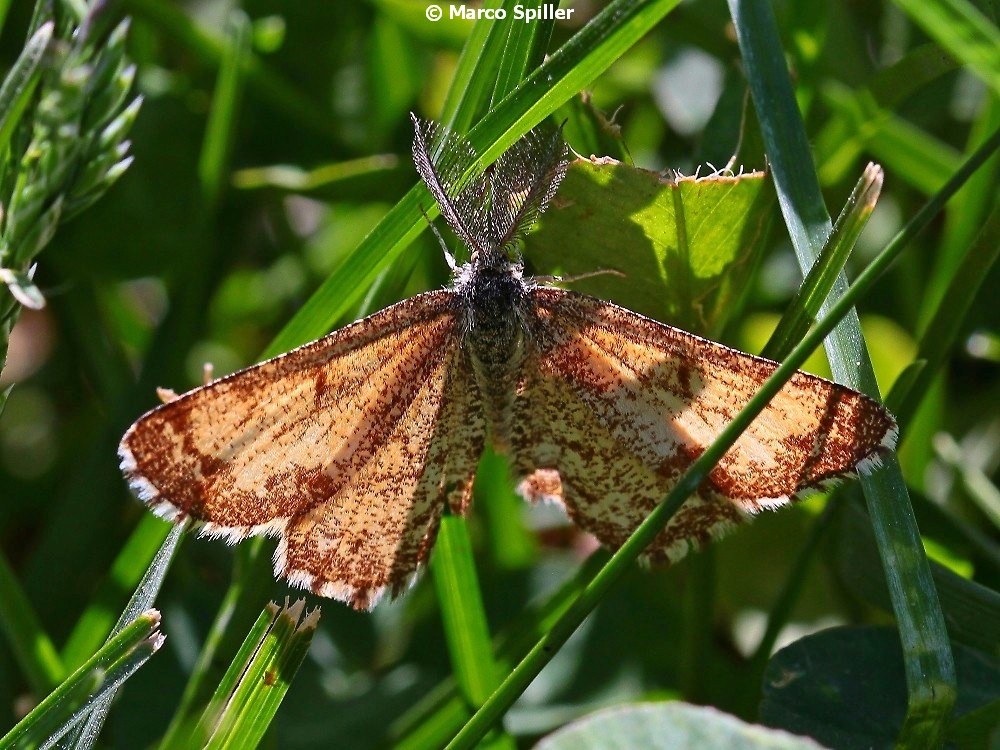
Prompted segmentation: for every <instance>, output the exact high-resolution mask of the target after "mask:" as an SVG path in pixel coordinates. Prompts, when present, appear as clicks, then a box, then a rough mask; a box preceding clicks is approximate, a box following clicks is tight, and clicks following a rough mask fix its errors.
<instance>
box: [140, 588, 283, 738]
mask: <svg viewBox="0 0 1000 750" xmlns="http://www.w3.org/2000/svg"><path fill="white" fill-rule="evenodd" d="M279 611H280V609H279V607H278V605H277V604H275V603H274V602H268V603H267V605H266V606H265V607H264V609H263V610H261V613H260V615H258V617H257V620H256V621H255V622H254V624H253V625H251V626H250V630H249V631H248V632H247V635H246V637H245V638H244V639H243V643H242V644H241V645H240V648H239V650H238V651H237V652H236V656H234V657H233V660H232V662H230V664H229V667H228V669H226V672H225V674H223V675H222V679H221V680H219V683H218V685H217V686H216V688H215V692H214V693H213V694H212V698H211V700H209V701H208V705H207V706H206V707H205V710H204V712H203V713H202V715H201V718H200V719H199V720H198V723H197V725H196V726H195V727H194V730H193V731H192V732H191V733H190V734H188V735H187V736H186V739H185V743H187V745H196V746H198V747H203V746H204V744H205V742H206V741H207V740H208V738H209V737H210V736H211V734H212V733H213V732H214V731H215V728H216V727H217V726H218V723H219V718H220V716H221V713H222V711H223V709H224V708H225V705H226V702H227V701H228V700H229V698H230V697H231V696H232V695H233V693H234V692H235V691H236V686H237V685H239V682H240V678H241V677H242V676H243V674H244V673H245V672H246V670H247V666H248V665H249V664H250V661H251V660H252V659H253V658H254V654H256V653H257V650H258V649H259V648H260V644H261V643H263V641H264V638H265V636H266V635H267V633H268V631H269V630H270V629H271V628H272V627H273V626H274V621H275V619H276V618H277V617H278V612H279ZM160 747H161V748H163V747H165V745H161V746H160Z"/></svg>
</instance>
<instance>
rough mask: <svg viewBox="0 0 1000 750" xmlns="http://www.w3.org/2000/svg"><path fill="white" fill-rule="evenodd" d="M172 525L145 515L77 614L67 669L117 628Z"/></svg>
mask: <svg viewBox="0 0 1000 750" xmlns="http://www.w3.org/2000/svg"><path fill="white" fill-rule="evenodd" d="M171 528H172V527H171V526H170V525H169V524H167V523H164V522H163V521H162V520H161V519H159V518H157V517H156V516H154V515H152V514H148V515H145V516H143V518H142V520H141V521H140V522H139V525H138V526H136V527H135V529H134V530H133V532H132V534H131V535H130V536H129V538H128V540H127V541H126V542H125V545H124V546H123V547H122V549H121V552H119V553H118V556H117V557H116V558H115V562H114V564H113V565H112V566H111V569H110V571H108V577H107V579H106V580H105V581H104V583H103V584H102V585H101V588H100V589H98V591H97V593H96V594H95V595H94V596H93V597H92V598H91V600H90V604H89V605H88V606H87V609H86V610H85V611H84V612H83V614H82V615H81V616H80V617H79V618H77V621H76V624H75V625H74V626H73V632H71V633H70V636H69V638H68V639H66V643H65V645H64V646H63V648H62V660H63V663H64V664H65V665H66V668H67V669H70V670H72V669H76V668H77V667H78V666H80V665H81V664H83V662H84V661H86V660H87V659H88V658H89V657H90V655H91V654H92V653H94V651H96V650H97V649H98V648H100V646H101V644H102V643H103V642H104V641H105V640H107V638H108V635H110V634H111V633H112V632H113V628H114V625H115V621H116V620H117V619H120V614H119V613H120V612H121V608H122V603H123V602H124V601H125V597H126V596H127V595H128V592H129V591H133V592H134V591H135V589H136V588H137V587H138V586H139V584H140V581H142V580H143V578H144V576H146V575H148V571H149V569H150V567H151V566H152V565H154V564H155V560H156V559H157V556H158V555H159V554H161V550H162V546H163V544H164V541H165V540H166V538H167V537H168V535H169V533H170V529H171ZM150 606H152V602H150ZM148 608H149V607H144V608H143V609H148Z"/></svg>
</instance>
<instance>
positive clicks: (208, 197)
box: [198, 10, 252, 207]
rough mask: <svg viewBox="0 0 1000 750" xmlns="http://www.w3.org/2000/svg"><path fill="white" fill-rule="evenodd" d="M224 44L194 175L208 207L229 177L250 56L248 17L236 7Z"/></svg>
mask: <svg viewBox="0 0 1000 750" xmlns="http://www.w3.org/2000/svg"><path fill="white" fill-rule="evenodd" d="M226 27H227V34H226V38H227V41H228V44H227V45H226V48H225V51H224V53H223V56H222V61H221V63H220V65H219V76H218V79H217V80H216V84H215V95H214V96H213V97H212V110H211V112H209V115H208V124H207V126H206V128H205V140H204V142H203V143H202V148H201V156H200V158H199V159H198V178H199V180H200V181H201V189H202V191H203V193H204V195H205V202H206V204H207V205H208V206H209V207H213V206H216V205H217V204H218V202H219V198H220V197H221V195H222V191H223V189H224V188H225V186H226V185H227V184H228V182H229V180H228V177H229V155H230V152H231V151H232V142H233V136H234V135H235V133H236V125H237V122H238V121H239V110H240V99H241V98H242V92H243V81H244V72H245V70H246V62H247V60H248V59H249V57H250V54H251V49H250V42H251V37H252V35H251V33H250V20H249V19H248V18H247V17H246V14H245V13H243V11H240V10H234V11H232V12H231V13H230V14H229V18H228V19H227V23H226Z"/></svg>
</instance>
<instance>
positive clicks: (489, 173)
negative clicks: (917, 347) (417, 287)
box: [119, 117, 896, 609]
mask: <svg viewBox="0 0 1000 750" xmlns="http://www.w3.org/2000/svg"><path fill="white" fill-rule="evenodd" d="M413 121H414V128H415V136H414V141H413V159H414V163H415V165H416V168H417V170H418V172H419V173H420V176H421V178H422V179H423V181H424V183H425V184H426V186H427V188H428V190H429V191H430V193H431V195H432V196H433V197H434V199H435V200H436V201H437V203H438V205H439V206H440V210H441V213H442V215H443V216H444V218H445V221H446V222H447V223H448V225H449V226H450V227H451V229H452V230H453V231H454V232H455V234H456V235H457V236H458V237H459V238H460V239H461V240H462V242H464V243H465V245H466V246H467V247H468V250H469V253H470V258H471V259H470V261H469V262H468V263H466V264H462V265H460V264H458V263H457V262H455V260H454V258H453V257H452V256H451V255H450V254H448V259H449V262H450V263H451V265H452V268H453V281H452V284H451V285H450V287H449V288H447V289H441V290H437V291H431V292H427V293H424V294H419V295H417V296H415V297H412V298H410V299H407V300H404V301H403V302H400V303H398V304H395V305H393V306H391V307H389V308H386V309H385V310H382V311H381V312H378V313H375V314H374V315H371V316H370V317H367V318H364V319H363V320H359V321H357V322H356V323H353V324H351V325H348V326H347V327H345V328H342V329H340V330H338V331H335V332H333V333H331V334H330V335H328V336H326V337H325V338H322V339H319V340H318V341H314V342H313V343H311V344H306V345H305V346H302V347H300V348H298V349H295V350H293V351H291V352H289V353H287V354H284V355H281V356H279V357H276V358H274V359H271V360H268V361H266V362H263V363H261V364H258V365H255V366H253V367H250V368H248V369H245V370H242V371H240V372H237V373H235V374H233V375H229V376H228V377H224V378H221V379H220V380H217V381H215V382H212V383H211V384H209V385H206V386H203V387H201V388H196V389H194V390H192V391H189V392H188V393H185V394H183V395H182V396H180V397H178V398H176V399H175V400H173V401H170V402H169V403H166V404H164V405H162V406H159V407H158V408H156V409H153V410H152V411H150V412H148V413H147V414H145V415H143V416H142V417H140V418H139V420H138V421H137V422H136V423H135V424H133V425H132V427H130V428H129V430H128V431H127V432H126V433H125V436H124V437H123V438H122V441H121V445H120V447H119V456H120V457H121V468H122V471H123V472H124V475H125V477H126V478H127V480H128V482H129V484H130V486H131V488H132V490H133V491H134V493H135V494H136V495H137V496H138V497H139V499H140V500H141V501H142V502H144V503H145V504H146V505H147V506H149V508H150V509H151V510H152V511H153V512H155V513H156V514H157V515H159V516H161V517H163V518H166V519H170V520H173V521H180V520H182V519H191V520H192V521H194V522H195V523H196V525H197V526H198V527H199V528H200V530H201V533H202V534H207V535H209V536H213V537H221V538H224V539H226V540H228V541H229V542H231V543H235V542H238V541H241V540H243V539H245V538H246V537H248V536H253V535H260V534H266V535H271V536H276V537H277V538H278V544H277V549H276V551H275V555H274V564H275V574H276V575H277V576H280V577H284V578H285V579H287V581H288V582H289V583H290V584H292V585H294V586H299V587H302V588H306V589H310V590H311V591H313V592H314V593H316V594H318V595H320V596H324V597H330V598H334V599H339V600H341V601H343V602H346V603H349V604H351V605H353V606H354V607H356V608H358V609H370V608H371V607H373V606H375V604H376V603H377V602H378V601H379V599H380V598H381V597H382V596H383V595H384V593H385V592H387V591H388V592H390V593H391V594H392V595H396V594H398V593H399V592H401V591H402V590H404V589H405V588H406V587H407V585H408V584H409V583H410V582H411V581H412V580H413V579H414V577H415V575H416V573H417V572H418V570H419V569H420V567H421V565H422V564H423V563H425V562H426V561H427V559H428V556H429V555H430V552H431V547H432V545H433V543H434V538H435V534H436V532H437V529H438V524H439V520H440V518H441V514H442V512H443V510H444V509H445V507H446V506H447V507H448V508H450V510H451V512H453V513H460V514H461V513H465V512H466V511H467V510H468V508H469V504H470V500H471V496H472V484H473V477H474V475H475V471H476V465H477V463H478V461H479V458H480V455H481V454H482V452H483V450H484V448H485V446H486V445H487V444H490V445H492V446H493V447H494V448H495V449H496V450H498V451H501V452H504V453H506V454H507V455H508V456H509V459H510V463H511V466H512V468H513V472H514V474H515V481H516V486H517V489H518V492H519V493H520V494H521V495H522V496H523V497H524V498H525V499H527V500H529V501H532V502H538V501H542V500H546V501H555V502H558V503H561V504H563V505H564V506H565V509H566V512H567V513H568V515H569V517H570V519H572V521H573V522H574V523H575V524H576V525H577V526H579V527H580V528H582V529H585V530H586V531H589V532H591V533H592V534H593V535H594V536H596V537H597V539H598V540H599V541H600V542H601V543H603V544H604V545H606V546H608V547H611V548H615V547H617V546H619V545H621V544H622V543H623V542H624V541H625V539H626V538H627V537H628V536H629V534H631V532H632V531H633V530H634V529H635V528H636V527H637V526H638V525H639V524H640V523H641V522H642V520H643V519H644V518H645V517H646V515H647V514H648V513H649V512H650V511H651V510H652V509H653V508H654V507H655V506H656V505H657V504H658V503H659V502H660V501H661V499H662V498H663V497H664V496H665V495H666V494H667V492H668V491H669V490H670V489H671V488H672V487H673V486H674V485H675V484H676V482H677V479H678V478H679V477H680V475H681V474H682V473H683V472H684V470H685V469H686V468H687V467H688V466H689V465H690V464H691V463H692V462H693V461H694V460H695V459H696V458H697V457H698V456H699V455H701V453H702V452H703V451H704V450H705V448H706V447H707V446H708V445H709V444H710V443H711V442H712V441H713V440H714V439H715V437H716V436H717V435H718V434H719V432H720V431H721V430H722V429H723V427H724V426H725V425H726V424H727V422H728V421H729V420H730V419H731V418H732V417H733V416H734V415H735V414H736V413H737V412H738V411H739V410H740V409H741V408H742V407H743V406H744V405H745V404H746V403H747V402H748V401H749V400H750V398H751V397H752V396H753V394H754V392H755V391H756V390H757V388H758V387H759V386H760V385H761V384H762V383H763V382H764V380H765V379H766V378H767V377H768V376H769V375H770V374H771V373H772V372H773V371H774V369H775V367H776V365H775V363H774V362H771V361H768V360H766V359H762V358H760V357H755V356H752V355H749V354H744V353H742V352H738V351H735V350H733V349H730V348H728V347H725V346H723V345H721V344H717V343H714V342H712V341H708V340H705V339H703V338H699V337H698V336H694V335H692V334H690V333H686V332H684V331H681V330H679V329H676V328H672V327H670V326H667V325H664V324H662V323H658V322H656V321H654V320H650V319H648V318H645V317H643V316H641V315H639V314H637V313H634V312H631V311H629V310H626V309H624V308H622V307H619V306H617V305H614V304H612V303H610V302H605V301H602V300H600V299H596V298H593V297H589V296H586V295H583V294H579V293H576V292H573V291H567V290H565V289H561V288H557V287H555V286H554V285H552V283H550V282H545V281H542V280H536V279H532V278H529V277H527V276H525V274H524V271H523V266H522V263H521V261H520V259H519V252H518V243H519V241H520V240H521V238H522V237H523V236H524V234H525V233H526V232H527V231H528V229H529V228H530V227H531V226H532V225H533V223H534V222H535V219H536V218H537V217H538V216H539V215H540V214H541V213H542V212H543V211H544V210H545V208H546V206H547V204H548V203H549V201H550V199H551V198H552V196H553V194H554V193H555V191H556V189H557V187H558V185H559V182H560V180H561V179H562V177H563V174H564V173H565V170H566V168H567V153H568V152H567V147H566V145H565V143H564V142H563V140H562V137H561V135H560V134H559V133H558V132H550V133H546V132H545V131H542V130H536V131H532V132H530V133H529V134H527V135H526V136H525V137H524V138H522V139H521V140H519V141H518V142H517V143H516V144H514V146H513V147H511V148H510V149H509V150H508V151H507V152H505V153H504V154H503V155H501V156H500V157H499V158H498V159H497V161H496V162H495V163H494V164H493V165H492V166H490V167H488V168H487V169H485V170H483V171H481V172H479V173H475V172H473V173H471V174H469V165H470V164H473V163H475V160H476V154H475V152H474V150H473V148H472V146H471V145H470V143H469V142H468V141H467V140H466V139H465V138H463V137H461V136H459V135H457V134H456V133H453V132H450V131H449V130H447V129H446V128H443V127H441V126H439V125H436V124H434V123H430V122H424V121H421V120H418V119H417V118H416V117H414V118H413ZM895 439H896V425H895V422H894V421H893V418H892V417H891V416H890V415H889V414H888V413H887V412H886V411H885V409H883V408H882V407H881V406H880V405H879V404H878V403H877V402H875V401H873V400H872V399H869V398H868V397H866V396H864V395H862V394H860V393H858V392H856V391H853V390H851V389H849V388H846V387H844V386H841V385H838V384H836V383H832V382H829V381H827V380H824V379H822V378H819V377H815V376H813V375H808V374H806V373H802V372H799V373H797V374H796V375H795V376H794V377H793V378H792V379H791V380H790V381H789V382H788V383H787V384H786V385H785V386H784V388H783V389H782V390H781V391H780V393H779V394H778V395H777V397H776V398H775V399H774V400H773V401H772V402H771V404H770V405H769V406H768V407H767V408H766V409H765V410H764V412H763V413H762V414H761V415H760V416H758V418H757V419H756V420H755V421H754V422H753V424H752V425H751V426H750V428H749V429H748V430H747V431H746V432H745V433H744V434H743V435H742V437H740V439H739V440H738V441H737V442H736V444H735V445H734V446H733V447H732V448H731V449H730V450H729V452H728V453H727V454H726V455H725V457H724V458H723V459H722V460H721V461H720V463H719V464H718V465H717V466H716V467H715V469H714V470H713V471H712V472H711V473H710V475H709V476H708V478H707V479H706V480H705V482H704V483H703V484H702V486H701V487H700V489H699V491H698V492H697V494H696V495H695V496H692V497H691V498H689V499H688V500H687V501H686V502H685V503H684V505H683V506H682V507H681V509H680V510H679V511H678V513H677V514H676V516H675V517H674V518H673V519H672V520H671V522H670V523H669V525H668V526H667V527H666V528H665V529H664V530H663V532H661V533H660V534H659V536H658V537H657V538H656V539H655V541H654V542H653V544H652V545H651V546H650V547H649V548H648V549H647V550H646V552H645V557H646V558H647V559H648V560H649V561H651V562H658V563H667V562H673V561H676V560H679V559H680V558H681V557H683V556H684V555H685V554H686V553H687V552H688V551H689V550H691V549H693V548H696V547H698V546H700V545H702V544H705V543H706V542H708V541H709V540H710V539H711V538H713V537H717V536H719V535H720V534H722V533H724V532H725V531H727V530H729V529H731V528H733V527H735V526H737V525H738V524H740V523H741V522H743V521H745V520H746V519H747V518H748V517H749V516H752V515H753V514H755V513H757V512H758V511H760V510H761V509H764V508H777V507H779V506H782V505H785V504H786V503H788V502H790V501H791V500H794V499H795V498H797V497H799V496H800V495H801V494H802V493H803V492H805V491H807V490H810V489H813V488H817V487H820V486H822V485H824V484H826V483H828V482H830V481H831V480H835V479H837V478H839V477H842V476H844V475H846V474H849V473H852V472H857V471H866V470H867V469H869V468H870V467H872V466H874V465H876V464H877V463H878V462H879V460H880V457H881V456H882V455H883V454H884V452H885V451H887V450H890V449H891V448H892V447H893V446H894V443H895Z"/></svg>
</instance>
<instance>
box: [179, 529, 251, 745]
mask: <svg viewBox="0 0 1000 750" xmlns="http://www.w3.org/2000/svg"><path fill="white" fill-rule="evenodd" d="M265 544H266V543H265V541H264V540H263V539H254V540H253V541H252V542H250V543H249V544H244V545H242V546H241V547H240V548H239V549H238V550H237V552H236V566H237V567H236V570H235V571H234V573H233V581H232V583H230V585H229V588H228V589H227V590H226V595H225V597H224V598H223V600H222V604H221V606H220V607H219V611H218V613H217V614H216V616H215V621H214V622H213V623H212V626H211V628H210V629H209V631H208V636H207V637H206V638H205V643H204V645H203V646H202V649H201V653H199V654H198V661H197V663H196V664H195V666H194V669H193V670H192V672H191V676H190V678H189V679H188V682H187V685H185V687H184V693H183V695H182V696H181V700H180V704H179V705H178V707H177V709H176V711H174V715H173V717H172V718H171V720H170V724H169V726H168V727H167V731H166V733H165V734H164V736H163V739H162V740H161V741H160V748H161V750H167V748H177V749H178V750H183V749H184V748H188V747H191V746H192V740H191V737H190V732H191V730H192V729H194V726H195V724H196V723H197V716H198V714H199V712H200V711H202V710H203V709H204V707H205V705H206V704H207V703H208V701H209V699H210V698H211V696H212V693H213V691H214V690H215V687H216V686H217V685H218V684H219V682H220V679H221V677H222V676H223V675H224V674H225V669H224V667H223V666H222V664H220V659H221V658H223V657H222V656H220V655H225V654H231V653H235V652H236V650H237V649H238V647H239V644H240V643H241V642H242V637H241V636H240V633H241V632H242V631H241V630H240V629H239V628H237V627H235V625H237V624H240V623H245V622H250V621H252V620H253V617H254V613H255V612H259V611H260V610H261V608H262V607H263V606H264V604H265V603H266V601H267V598H268V595H269V592H270V586H266V585H265V586H261V585H260V583H261V581H265V582H266V581H268V579H269V578H270V576H271V560H270V556H269V555H267V554H265V553H264V550H265V548H266V547H265Z"/></svg>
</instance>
